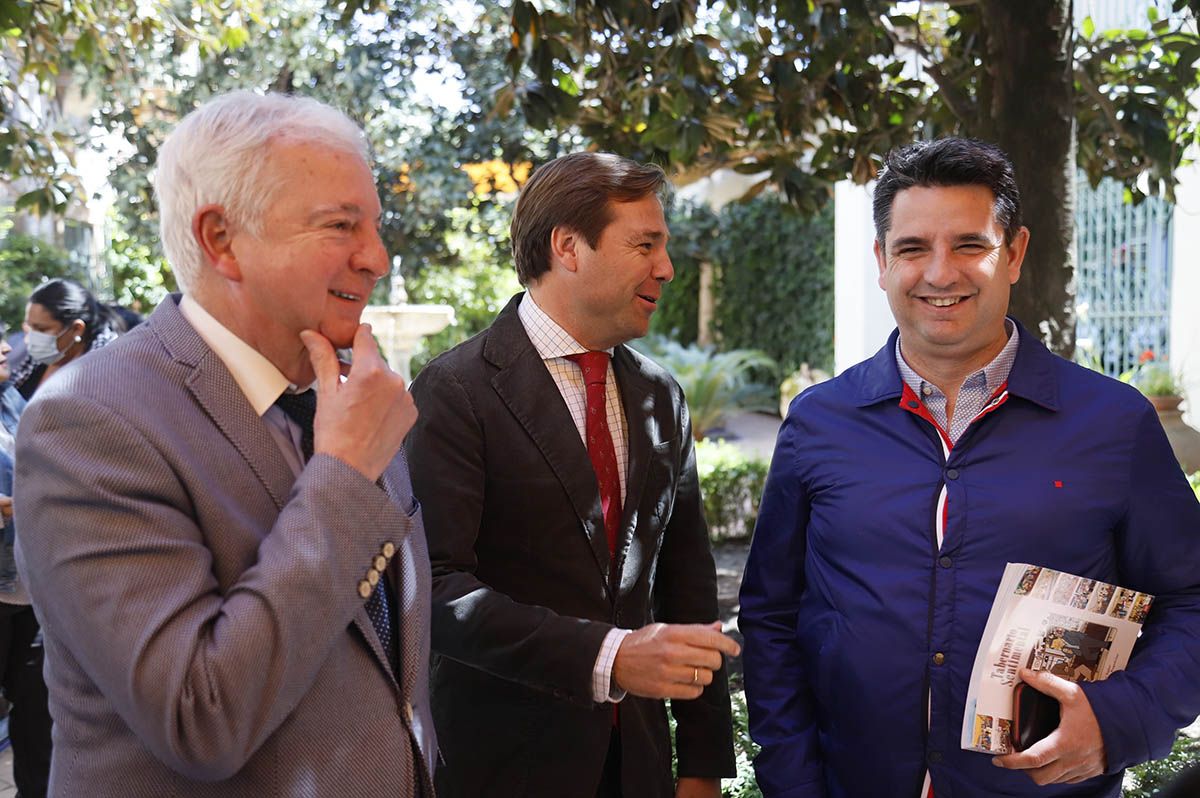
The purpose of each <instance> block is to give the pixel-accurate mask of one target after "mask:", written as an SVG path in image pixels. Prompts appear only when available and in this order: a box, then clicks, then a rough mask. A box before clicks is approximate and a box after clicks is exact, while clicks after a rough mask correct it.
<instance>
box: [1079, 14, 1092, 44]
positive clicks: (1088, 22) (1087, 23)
mask: <svg viewBox="0 0 1200 798" xmlns="http://www.w3.org/2000/svg"><path fill="white" fill-rule="evenodd" d="M1079 32H1080V33H1082V34H1083V38H1085V39H1090V38H1092V37H1093V36H1095V35H1096V21H1095V20H1094V19H1092V18H1091V16H1086V17H1084V18H1083V22H1081V23H1079Z"/></svg>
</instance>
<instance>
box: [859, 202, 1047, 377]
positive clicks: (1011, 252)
mask: <svg viewBox="0 0 1200 798" xmlns="http://www.w3.org/2000/svg"><path fill="white" fill-rule="evenodd" d="M993 205H994V197H993V196H992V192H991V191H990V190H989V189H988V188H987V187H985V186H978V185H964V186H931V187H920V186H917V187H913V188H908V189H904V190H903V191H901V192H899V193H898V194H896V197H895V199H894V200H893V203H892V218H891V227H890V229H889V230H888V231H887V235H886V239H885V242H884V246H883V247H882V248H881V247H880V245H879V242H878V241H877V242H876V243H875V259H876V261H877V263H878V265H879V287H880V288H882V289H883V290H884V291H886V292H887V295H888V304H889V305H891V308H892V314H893V315H894V316H895V318H896V324H897V326H898V327H899V328H900V340H901V348H902V350H903V353H904V358H905V360H907V361H908V363H909V365H911V366H912V367H913V368H914V369H916V370H917V371H918V372H922V369H923V368H924V369H926V371H925V372H922V374H923V375H925V374H928V373H929V372H939V371H940V372H943V373H945V372H959V371H961V372H962V373H963V374H964V375H965V374H969V373H970V372H972V371H975V370H977V369H979V368H982V367H983V366H985V365H987V363H989V362H990V361H991V360H992V359H993V358H994V357H995V356H996V355H997V354H998V353H999V352H1000V350H1001V349H1003V348H1004V344H1005V342H1006V341H1007V338H1008V337H1007V333H1006V331H1005V326H1004V314H1005V313H1006V312H1007V310H1008V297H1009V291H1010V288H1011V286H1012V285H1013V283H1015V282H1016V281H1017V279H1018V278H1019V277H1020V276H1021V261H1022V260H1023V259H1024V257H1025V248H1026V246H1027V245H1028V243H1029V231H1028V230H1027V229H1025V228H1024V227H1022V228H1021V229H1020V232H1018V234H1017V235H1016V236H1014V238H1013V241H1012V243H1010V244H1005V243H1004V229H1003V228H1002V227H1001V226H1000V225H999V224H997V222H996V219H995V215H994V212H993Z"/></svg>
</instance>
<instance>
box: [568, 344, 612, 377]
mask: <svg viewBox="0 0 1200 798" xmlns="http://www.w3.org/2000/svg"><path fill="white" fill-rule="evenodd" d="M567 360H570V361H572V362H574V363H577V364H579V368H580V369H581V370H582V371H583V381H584V382H585V383H587V384H588V385H595V384H596V383H599V384H601V385H603V384H604V382H605V379H606V378H607V377H608V361H609V355H608V352H579V353H578V354H574V355H567Z"/></svg>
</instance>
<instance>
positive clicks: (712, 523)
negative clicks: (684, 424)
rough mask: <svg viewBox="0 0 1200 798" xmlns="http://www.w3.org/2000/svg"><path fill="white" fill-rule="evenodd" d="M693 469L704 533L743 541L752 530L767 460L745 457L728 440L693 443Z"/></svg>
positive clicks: (714, 537) (764, 481) (756, 516)
mask: <svg viewBox="0 0 1200 798" xmlns="http://www.w3.org/2000/svg"><path fill="white" fill-rule="evenodd" d="M696 470H697V471H698V473H699V476H700V496H701V499H702V500H703V502H704V517H705V519H706V520H707V521H708V535H709V537H710V538H711V539H712V540H714V541H720V540H746V539H748V538H749V537H750V536H751V535H752V534H753V533H754V522H755V521H756V520H757V519H758V502H759V499H760V498H762V491H763V485H764V484H766V481H767V462H766V461H765V460H763V459H761V458H758V457H748V456H747V455H745V454H743V453H742V450H741V449H739V448H738V447H737V446H735V445H734V444H732V443H729V442H728V441H700V442H699V443H697V444H696Z"/></svg>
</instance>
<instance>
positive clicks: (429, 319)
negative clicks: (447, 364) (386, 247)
mask: <svg viewBox="0 0 1200 798" xmlns="http://www.w3.org/2000/svg"><path fill="white" fill-rule="evenodd" d="M362 320H363V321H365V322H367V323H368V324H370V325H371V330H372V331H373V332H374V333H375V338H376V339H377V340H378V341H379V346H380V347H381V348H382V349H383V355H384V357H386V358H387V361H388V364H389V365H390V366H391V367H392V368H393V369H394V370H395V371H397V372H399V373H400V374H401V375H402V376H403V377H404V379H405V381H411V380H412V374H411V373H409V363H410V362H411V361H412V356H413V353H414V352H416V350H417V345H418V344H419V343H420V342H421V339H422V338H424V337H425V336H427V335H433V334H434V333H436V332H441V331H442V330H444V329H446V327H448V326H449V325H451V324H453V323H454V308H452V307H450V306H449V305H410V304H408V292H407V291H406V290H405V289H404V276H403V275H401V274H400V264H399V263H396V264H394V268H393V269H392V279H391V289H390V291H389V293H388V304H387V305H369V306H368V307H367V308H366V309H365V310H363V314H362Z"/></svg>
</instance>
